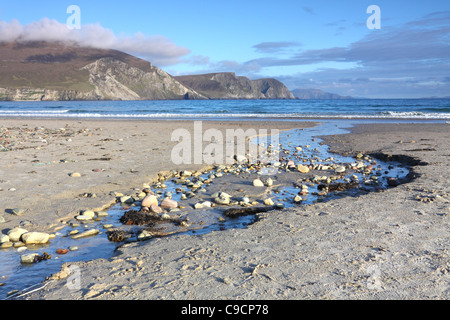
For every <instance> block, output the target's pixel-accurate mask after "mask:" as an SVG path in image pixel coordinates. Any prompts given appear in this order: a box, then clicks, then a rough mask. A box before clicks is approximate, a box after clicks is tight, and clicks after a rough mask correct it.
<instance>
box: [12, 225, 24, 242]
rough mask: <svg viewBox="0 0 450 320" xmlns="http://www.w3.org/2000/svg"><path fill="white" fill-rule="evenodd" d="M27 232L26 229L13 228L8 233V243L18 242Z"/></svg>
mask: <svg viewBox="0 0 450 320" xmlns="http://www.w3.org/2000/svg"><path fill="white" fill-rule="evenodd" d="M27 232H28V230H26V229H22V228H14V229H12V230H10V231H9V232H8V236H9V239H10V241H12V242H17V241H19V240H20V237H21V236H22V235H23V234H24V233H27Z"/></svg>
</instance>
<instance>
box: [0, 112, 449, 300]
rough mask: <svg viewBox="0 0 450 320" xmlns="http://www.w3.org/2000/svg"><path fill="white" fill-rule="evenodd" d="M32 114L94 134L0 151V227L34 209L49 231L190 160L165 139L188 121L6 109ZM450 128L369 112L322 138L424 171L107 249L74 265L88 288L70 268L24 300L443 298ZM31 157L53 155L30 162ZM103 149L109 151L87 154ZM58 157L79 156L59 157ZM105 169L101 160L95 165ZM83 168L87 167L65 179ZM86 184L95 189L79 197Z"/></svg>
mask: <svg viewBox="0 0 450 320" xmlns="http://www.w3.org/2000/svg"><path fill="white" fill-rule="evenodd" d="M27 122H28V126H29V127H31V128H34V127H36V126H44V127H47V128H60V127H64V126H65V123H67V124H68V128H71V129H72V130H74V131H77V130H80V129H83V128H88V129H89V132H90V133H91V136H89V133H88V134H85V133H83V132H82V131H81V132H82V133H81V134H79V135H76V136H75V137H73V138H72V141H71V142H67V141H65V138H61V139H56V140H55V141H53V140H51V142H50V143H49V144H48V146H47V147H45V149H44V148H41V150H35V149H25V150H21V151H11V152H6V153H2V154H1V155H2V158H1V160H0V161H1V169H2V176H1V179H2V180H1V184H0V187H1V188H3V191H1V192H0V194H2V203H1V210H2V211H1V212H2V214H3V216H7V217H6V219H7V222H6V223H4V224H2V225H1V226H2V228H10V227H13V226H16V225H17V224H18V223H19V221H21V220H23V219H28V220H30V221H32V222H33V224H34V225H35V226H36V228H37V227H39V228H43V227H45V228H50V229H51V227H55V226H57V224H58V223H57V222H55V221H57V220H58V219H59V220H64V218H66V217H69V216H70V215H71V214H72V215H73V214H74V213H77V212H78V211H79V210H83V209H87V208H94V207H101V206H103V205H105V204H107V203H108V202H109V201H111V196H110V195H109V193H110V192H114V191H119V192H124V193H126V192H128V191H131V190H133V188H135V187H137V188H140V187H141V185H142V183H144V182H149V180H150V179H151V178H152V177H155V176H156V174H157V172H158V171H160V170H169V169H186V167H184V166H183V168H180V167H178V168H177V167H176V166H174V165H173V164H172V163H171V162H170V149H171V147H172V146H173V143H172V144H171V143H167V141H170V134H171V132H172V130H173V128H174V127H179V126H180V125H186V127H187V126H188V125H189V122H185V123H173V122H167V123H162V124H161V123H157V122H138V121H136V122H126V121H117V122H107V121H101V122H96V121H83V122H74V121H48V122H42V121H39V120H33V121H23V120H6V121H3V122H2V124H3V125H2V126H1V127H5V125H4V124H5V123H7V124H8V126H21V125H24V124H25V123H27ZM208 125H212V126H213V127H219V126H220V128H227V127H230V126H239V125H242V124H240V123H221V122H217V123H212V124H208ZM245 125H246V126H253V127H254V128H258V127H266V128H292V127H298V126H299V125H301V126H304V125H306V123H303V122H302V123H296V124H295V123H282V122H277V123H270V122H256V123H246V124H245ZM97 128H103V130H102V131H99V130H97ZM449 136H450V126H449V125H448V124H400V125H397V124H372V125H359V126H357V127H356V128H355V129H354V130H353V133H352V134H345V135H337V136H328V137H325V141H326V142H327V143H329V144H330V145H331V146H332V150H334V151H336V152H341V153H350V154H356V152H364V153H374V152H376V153H383V154H388V155H393V156H396V155H400V156H408V157H409V158H408V159H409V161H410V163H412V164H415V165H416V166H414V167H413V170H414V172H415V173H416V176H417V177H416V179H414V180H413V181H411V182H410V183H407V184H403V185H400V186H398V187H396V188H393V189H389V190H388V191H385V192H381V193H370V194H367V195H364V196H360V197H358V198H342V199H338V200H333V201H330V202H326V203H320V204H314V205H310V206H300V207H297V208H294V209H286V210H282V211H273V212H267V213H263V214H260V215H259V216H258V221H257V222H256V223H255V224H252V225H250V226H249V227H248V228H246V229H230V230H226V231H217V232H212V233H209V234H206V235H199V236H187V235H176V236H171V237H168V238H159V239H154V240H152V241H150V242H139V243H132V244H128V245H125V246H123V247H122V248H120V249H119V250H117V252H116V254H115V255H114V256H113V257H112V258H111V259H99V260H94V261H89V262H79V263H76V265H77V266H78V267H79V268H80V270H81V289H79V290H73V289H69V288H68V287H67V286H66V284H67V282H66V279H62V280H59V281H54V282H51V283H49V284H48V286H46V287H45V289H42V290H40V291H38V292H35V293H33V294H31V295H29V296H27V298H28V299H83V300H84V299H126V300H129V299H141V300H143V299H152V300H157V299H173V300H180V299H183V300H184V299H250V300H252V299H259V300H260V299H280V300H281V299H282V300H285V299H286V300H287V299H448V298H450V259H449V252H448V250H449V249H448V248H449V245H450V237H449V231H450V228H449V215H450V205H449V204H450V187H449V183H448V181H450V180H449V179H450V170H448V166H449V156H450V153H449V152H450V151H449V141H448V137H449ZM102 139H111V140H108V141H102ZM120 139H123V140H122V141H121V140H120ZM47 140H49V139H47ZM400 142H402V143H400ZM35 156H36V159H38V160H39V161H40V162H39V163H48V162H50V164H48V165H40V166H33V163H31V161H32V160H33V159H35V158H34V157H35ZM105 157H106V158H111V160H109V161H99V160H89V159H94V158H105ZM63 158H69V159H72V160H76V161H77V162H66V163H60V162H59V160H61V159H63ZM400 158H401V157H400ZM412 158H414V159H412ZM411 160H412V161H411ZM414 160H415V161H414ZM53 161H55V163H53ZM425 163H426V165H424V164H425ZM5 168H6V169H5ZM96 168H101V169H105V171H103V172H92V170H93V169H96ZM190 169H195V166H191V168H190ZM30 171H35V172H36V173H29V172H30ZM74 171H77V172H80V173H82V175H83V176H82V177H81V178H71V177H69V176H68V174H69V173H71V172H74ZM75 179H77V180H75ZM11 187H14V188H16V189H17V190H16V191H8V189H9V188H11ZM86 192H95V193H96V194H97V198H84V197H79V198H78V197H77V196H78V195H79V194H82V193H86ZM5 194H7V196H5V197H4V196H3V195H5ZM14 207H23V208H26V209H28V211H27V212H26V213H25V214H24V215H23V216H20V217H15V216H12V215H8V214H7V213H3V211H4V210H8V209H10V208H14ZM44 216H45V218H44ZM52 224H54V225H53V226H52Z"/></svg>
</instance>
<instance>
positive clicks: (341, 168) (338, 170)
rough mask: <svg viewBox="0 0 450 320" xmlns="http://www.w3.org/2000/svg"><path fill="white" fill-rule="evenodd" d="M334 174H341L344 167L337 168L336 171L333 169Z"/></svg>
mask: <svg viewBox="0 0 450 320" xmlns="http://www.w3.org/2000/svg"><path fill="white" fill-rule="evenodd" d="M334 172H336V173H343V172H345V167H344V166H338V167H337V168H336V169H334Z"/></svg>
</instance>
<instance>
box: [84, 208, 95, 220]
mask: <svg viewBox="0 0 450 320" xmlns="http://www.w3.org/2000/svg"><path fill="white" fill-rule="evenodd" d="M82 215H83V216H88V217H91V218H94V217H95V212H94V211H92V210H85V211H83V214H82Z"/></svg>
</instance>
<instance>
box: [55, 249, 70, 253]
mask: <svg viewBox="0 0 450 320" xmlns="http://www.w3.org/2000/svg"><path fill="white" fill-rule="evenodd" d="M67 252H69V250H68V249H57V250H56V253H57V254H66V253H67Z"/></svg>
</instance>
